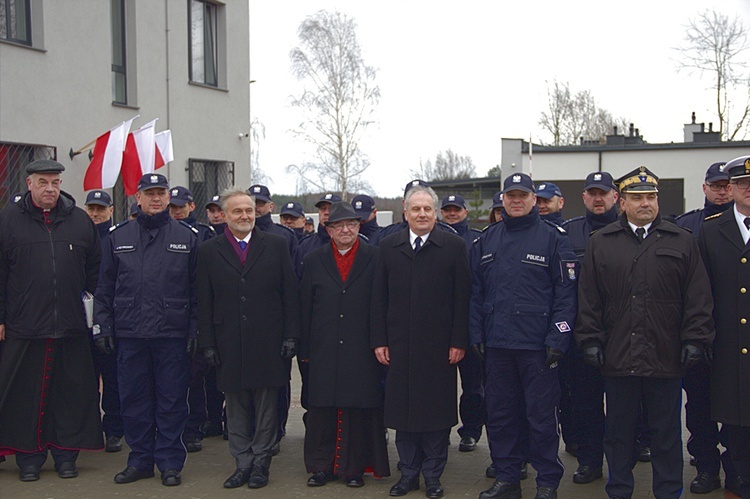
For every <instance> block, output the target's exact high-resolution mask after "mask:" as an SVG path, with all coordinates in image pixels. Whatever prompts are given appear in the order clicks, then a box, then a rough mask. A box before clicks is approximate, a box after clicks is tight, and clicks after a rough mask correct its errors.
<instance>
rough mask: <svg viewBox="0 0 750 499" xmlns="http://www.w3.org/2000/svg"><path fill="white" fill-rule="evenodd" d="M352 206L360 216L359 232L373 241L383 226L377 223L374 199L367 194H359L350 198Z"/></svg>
mask: <svg viewBox="0 0 750 499" xmlns="http://www.w3.org/2000/svg"><path fill="white" fill-rule="evenodd" d="M352 208H354V211H355V212H357V216H358V217H361V220H360V222H359V233H360V234H362V235H364V236H367V239H368V240H370V241H374V240H375V239H377V238H378V234H379V233H380V231H381V230H383V228H382V227H381V226H380V225H378V209H377V208H375V200H374V199H372V198H371V197H370V196H368V195H367V194H359V195H357V196H354V199H352Z"/></svg>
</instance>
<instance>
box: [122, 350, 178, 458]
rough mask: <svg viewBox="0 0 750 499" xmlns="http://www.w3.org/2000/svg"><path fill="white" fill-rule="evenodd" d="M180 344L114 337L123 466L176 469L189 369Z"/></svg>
mask: <svg viewBox="0 0 750 499" xmlns="http://www.w3.org/2000/svg"><path fill="white" fill-rule="evenodd" d="M186 348H187V343H186V340H184V339H177V338H175V339H172V338H168V339H142V338H120V339H119V340H118V342H117V381H118V382H119V386H120V408H121V413H122V421H123V424H124V428H125V440H126V441H127V442H128V445H129V446H130V455H129V456H128V466H134V467H135V468H138V469H139V470H153V468H154V464H156V466H157V467H158V468H159V470H160V471H165V470H168V469H176V470H181V469H182V467H183V466H184V465H185V459H186V458H187V451H186V450H185V445H184V444H183V443H182V433H183V431H184V430H185V424H186V422H187V418H188V404H187V392H188V384H189V382H190V364H189V362H188V356H187V352H186Z"/></svg>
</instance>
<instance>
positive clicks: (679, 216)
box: [674, 208, 702, 222]
mask: <svg viewBox="0 0 750 499" xmlns="http://www.w3.org/2000/svg"><path fill="white" fill-rule="evenodd" d="M701 209H702V208H696V209H694V210H690V211H686V212H685V213H683V214H682V215H677V216H676V217H674V221H675V222H676V221H677V220H679V219H681V218H682V217H686V216H688V215H692V214H694V213H698V212H699V211H701Z"/></svg>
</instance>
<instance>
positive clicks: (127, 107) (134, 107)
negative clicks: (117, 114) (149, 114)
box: [112, 102, 141, 111]
mask: <svg viewBox="0 0 750 499" xmlns="http://www.w3.org/2000/svg"><path fill="white" fill-rule="evenodd" d="M112 106H113V107H122V108H124V109H134V110H136V111H138V110H139V109H140V108H141V106H133V105H130V104H122V103H120V102H113V103H112Z"/></svg>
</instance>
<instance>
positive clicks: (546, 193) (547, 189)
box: [536, 182, 563, 199]
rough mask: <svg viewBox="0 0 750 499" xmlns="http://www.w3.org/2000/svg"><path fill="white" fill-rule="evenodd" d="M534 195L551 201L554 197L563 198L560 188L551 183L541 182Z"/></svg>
mask: <svg viewBox="0 0 750 499" xmlns="http://www.w3.org/2000/svg"><path fill="white" fill-rule="evenodd" d="M536 195H537V196H539V197H540V198H544V199H552V198H553V197H555V196H557V197H559V198H561V197H563V195H562V191H561V190H560V188H559V187H558V186H556V185H555V184H553V183H552V182H543V183H541V184H539V185H538V186H537V188H536Z"/></svg>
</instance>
